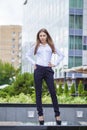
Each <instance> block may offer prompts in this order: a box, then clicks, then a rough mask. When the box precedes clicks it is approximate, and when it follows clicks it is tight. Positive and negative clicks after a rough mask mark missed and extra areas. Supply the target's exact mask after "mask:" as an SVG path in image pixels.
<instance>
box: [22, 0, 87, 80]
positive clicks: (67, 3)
mask: <svg viewBox="0 0 87 130" xmlns="http://www.w3.org/2000/svg"><path fill="white" fill-rule="evenodd" d="M86 6H87V2H86V0H27V3H26V4H25V5H24V9H23V12H24V18H23V40H22V41H23V42H22V72H26V71H28V72H33V68H32V66H31V65H30V64H29V62H28V61H27V59H26V58H25V53H26V51H28V49H29V48H30V47H31V45H32V44H33V43H34V42H35V40H36V34H37V32H38V30H39V29H41V28H46V29H47V30H48V32H49V33H50V34H51V36H52V38H53V40H54V43H55V44H56V46H57V47H58V48H59V50H60V51H62V52H63V53H64V55H65V58H64V60H63V61H62V62H61V63H60V65H59V66H57V67H56V68H55V69H54V71H55V78H62V77H63V75H64V74H63V72H62V71H61V70H63V69H65V68H71V67H74V66H80V65H85V64H87V60H86V58H85V56H86V55H87V24H86V21H87V7H86ZM53 58H54V60H56V57H55V56H54V57H53ZM67 76H71V75H69V74H68V75H67ZM80 76H82V75H80Z"/></svg>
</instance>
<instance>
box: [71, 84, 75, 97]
mask: <svg viewBox="0 0 87 130" xmlns="http://www.w3.org/2000/svg"><path fill="white" fill-rule="evenodd" d="M70 93H71V95H72V96H75V84H74V83H73V84H72V85H71V88H70Z"/></svg>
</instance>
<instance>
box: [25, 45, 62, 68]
mask: <svg viewBox="0 0 87 130" xmlns="http://www.w3.org/2000/svg"><path fill="white" fill-rule="evenodd" d="M34 49H35V46H33V47H32V48H31V49H30V50H29V51H28V52H27V53H26V58H27V59H28V61H29V62H30V63H31V64H33V65H35V64H38V65H41V66H48V64H49V62H51V58H52V54H53V53H52V49H51V47H50V46H49V45H48V44H45V45H43V44H40V46H39V47H38V49H37V52H36V55H35V56H36V62H35V60H34V59H33V58H32V56H33V55H34ZM55 50H56V54H57V55H58V58H57V60H56V61H55V63H52V64H54V65H55V66H57V65H58V64H59V63H60V61H61V60H63V58H64V55H63V54H62V53H61V52H60V51H59V50H58V49H57V48H56V47H55Z"/></svg>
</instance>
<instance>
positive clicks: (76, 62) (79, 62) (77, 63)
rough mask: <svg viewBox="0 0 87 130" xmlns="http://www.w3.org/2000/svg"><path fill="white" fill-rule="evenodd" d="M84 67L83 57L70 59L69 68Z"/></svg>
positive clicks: (71, 57)
mask: <svg viewBox="0 0 87 130" xmlns="http://www.w3.org/2000/svg"><path fill="white" fill-rule="evenodd" d="M81 65H82V57H79V56H70V57H69V68H71V67H76V66H81Z"/></svg>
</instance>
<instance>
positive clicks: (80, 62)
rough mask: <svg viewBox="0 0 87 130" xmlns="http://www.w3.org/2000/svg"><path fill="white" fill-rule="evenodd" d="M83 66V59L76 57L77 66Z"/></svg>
mask: <svg viewBox="0 0 87 130" xmlns="http://www.w3.org/2000/svg"><path fill="white" fill-rule="evenodd" d="M81 65H82V57H77V56H76V57H75V66H76V67H77V66H81Z"/></svg>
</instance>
